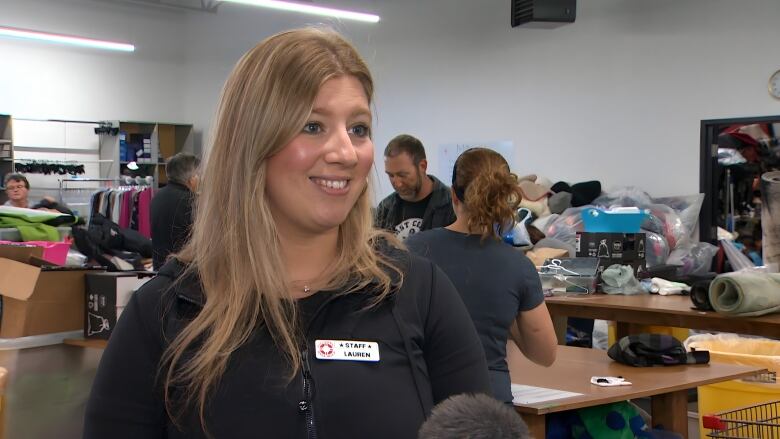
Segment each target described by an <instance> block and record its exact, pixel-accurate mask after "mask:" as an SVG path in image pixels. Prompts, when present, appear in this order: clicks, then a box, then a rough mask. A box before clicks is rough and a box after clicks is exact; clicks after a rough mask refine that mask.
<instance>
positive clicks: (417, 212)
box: [395, 193, 433, 239]
mask: <svg viewBox="0 0 780 439" xmlns="http://www.w3.org/2000/svg"><path fill="white" fill-rule="evenodd" d="M431 195H433V193H430V194H428V196H427V197H425V198H423V199H422V200H420V201H406V200H401V222H400V223H398V224H396V226H395V234H396V236H398V237H399V238H400V239H406V238H408V237H410V236H412V235H414V234H415V233H419V232H420V230H421V229H422V223H423V217H425V210H426V209H427V208H428V203H429V202H430V201H431Z"/></svg>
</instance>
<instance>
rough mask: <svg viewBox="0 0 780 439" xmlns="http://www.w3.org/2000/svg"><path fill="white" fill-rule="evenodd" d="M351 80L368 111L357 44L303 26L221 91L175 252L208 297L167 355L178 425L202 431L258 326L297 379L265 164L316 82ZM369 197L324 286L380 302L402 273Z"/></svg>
mask: <svg viewBox="0 0 780 439" xmlns="http://www.w3.org/2000/svg"><path fill="white" fill-rule="evenodd" d="M344 75H348V76H352V77H354V78H357V79H358V80H359V81H360V83H361V84H362V85H363V88H364V91H365V93H366V96H367V98H368V100H369V104H370V103H371V100H372V97H373V80H372V78H371V74H370V72H369V70H368V67H367V66H366V64H365V62H364V61H363V59H362V58H361V57H360V55H359V54H358V53H357V51H356V50H355V48H354V47H353V46H352V45H351V44H350V43H349V42H347V41H345V40H344V39H343V38H342V37H341V36H340V35H338V34H337V33H335V32H333V31H329V30H322V29H315V28H306V29H298V30H292V31H288V32H282V33H279V34H276V35H274V36H271V37H269V38H267V39H265V40H263V41H262V42H260V43H259V44H258V45H257V46H255V47H254V48H252V49H251V50H250V51H249V52H247V53H246V54H245V55H244V56H243V57H242V58H241V60H240V61H239V62H238V64H237V65H236V66H235V68H234V69H233V71H232V73H231V74H230V76H229V77H228V79H227V82H226V83H225V86H224V89H223V91H222V97H221V99H220V103H219V107H218V110H217V117H216V121H215V125H214V128H213V138H212V139H213V142H212V147H211V150H210V153H209V157H208V160H207V162H206V166H205V170H204V173H203V179H202V182H201V184H200V187H201V188H202V190H201V193H200V196H199V200H198V202H197V208H196V216H195V222H194V226H193V231H192V237H191V239H190V242H189V244H188V245H187V246H186V247H185V248H184V250H183V251H182V252H181V253H180V254H179V255H177V258H178V259H180V260H181V261H183V262H184V263H186V264H187V267H188V268H187V270H188V272H189V273H194V274H197V276H199V278H200V281H201V284H202V287H203V291H204V294H205V296H206V297H205V299H206V300H205V305H204V306H203V309H202V310H201V311H200V313H199V314H198V315H197V316H196V317H195V318H194V319H193V320H192V321H190V322H189V323H188V324H187V325H186V326H185V327H184V329H183V330H182V331H181V332H180V333H179V334H178V335H177V336H176V338H175V339H174V340H173V341H172V342H171V344H170V345H169V347H168V349H167V350H166V352H165V353H164V355H163V359H162V364H163V369H162V370H161V372H162V373H164V389H165V405H166V409H167V410H168V413H169V415H171V417H172V418H173V419H174V421H175V420H176V419H177V418H178V415H181V414H182V413H183V410H185V409H186V408H188V407H191V404H196V405H197V408H198V412H199V415H200V421H201V425H202V426H203V427H204V428H205V427H206V426H205V420H204V408H205V404H206V401H207V399H208V396H209V395H210V393H211V392H212V391H213V390H214V388H215V387H216V386H217V385H218V383H219V379H220V377H221V375H222V374H223V373H224V371H225V368H226V366H227V362H228V360H229V357H230V355H231V354H232V353H233V352H234V351H235V350H236V349H238V348H239V347H240V346H241V345H243V344H244V343H245V342H246V341H247V340H248V339H249V337H250V336H251V335H252V333H253V331H255V330H256V329H257V328H258V327H260V326H261V325H263V326H265V327H266V328H267V329H268V331H269V332H270V333H271V336H272V337H273V339H274V341H275V343H276V345H277V347H278V348H279V350H280V351H281V352H282V353H283V355H284V356H285V357H286V358H287V360H288V361H289V364H290V377H293V376H294V375H295V374H296V373H297V372H298V370H299V368H300V365H301V354H300V352H299V349H300V346H301V343H302V342H303V340H302V339H301V334H300V330H299V328H298V327H297V325H296V313H295V306H294V301H293V299H292V297H291V296H290V294H289V291H290V288H289V287H290V284H289V280H288V279H286V277H285V273H286V270H285V267H284V263H283V260H282V257H281V252H280V243H279V240H278V238H277V233H276V225H275V224H274V220H273V218H272V216H271V213H270V210H269V207H268V199H267V196H266V166H267V159H268V158H269V157H270V156H272V155H273V154H275V153H277V152H279V151H280V150H281V149H282V148H283V147H284V146H285V145H286V144H287V143H289V142H290V141H291V140H292V139H293V137H295V135H296V134H298V133H299V132H300V130H301V129H302V127H303V126H304V124H305V122H306V120H307V118H308V117H309V114H310V113H311V110H312V105H313V102H314V99H315V97H316V95H317V93H318V91H319V88H320V86H321V85H322V84H323V83H324V82H325V81H327V80H328V79H331V78H334V77H338V76H344ZM367 184H368V183H367ZM370 201H371V200H370V188H368V187H366V189H365V190H364V191H363V193H362V194H361V195H360V197H359V198H358V200H357V202H356V203H355V205H354V206H353V208H352V210H351V211H350V212H349V214H348V216H347V219H346V220H345V222H344V223H343V224H341V226H339V237H338V250H337V258H336V260H335V263H334V264H333V267H335V268H334V270H333V271H332V272H331V273H329V274H330V276H331V278H330V281H329V282H328V284H327V285H326V286H325V287H324V289H328V290H332V289H339V290H341V291H342V292H343V293H350V292H356V291H359V290H361V289H362V288H364V287H366V286H367V285H369V284H377V285H378V287H379V288H378V295H377V296H376V298H377V299H376V302H378V301H380V300H381V299H383V298H385V297H386V296H387V295H388V294H390V293H391V291H392V290H393V282H392V281H391V278H390V276H389V272H388V268H389V269H391V270H394V271H397V272H398V269H397V268H395V267H394V266H393V264H392V263H391V262H390V261H389V260H387V259H386V258H384V257H383V256H382V255H381V254H380V253H378V252H377V250H376V245H377V241H378V240H379V239H381V237H383V236H385V234H383V233H382V232H379V231H376V230H375V229H374V228H373V227H372V218H371V210H370ZM185 352H186V355H185ZM191 353H192V355H191ZM172 388H177V389H182V390H183V392H182V393H181V394H182V395H184V398H183V401H178V400H177V401H173V397H172V395H171V392H170V389H172ZM177 399H178V398H177ZM180 403H181V404H180ZM193 408H194V407H193Z"/></svg>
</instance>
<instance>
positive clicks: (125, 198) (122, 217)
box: [119, 191, 134, 229]
mask: <svg viewBox="0 0 780 439" xmlns="http://www.w3.org/2000/svg"><path fill="white" fill-rule="evenodd" d="M133 192H134V191H125V192H122V206H121V207H120V209H119V227H121V228H123V229H128V228H130V213H131V212H132V211H133Z"/></svg>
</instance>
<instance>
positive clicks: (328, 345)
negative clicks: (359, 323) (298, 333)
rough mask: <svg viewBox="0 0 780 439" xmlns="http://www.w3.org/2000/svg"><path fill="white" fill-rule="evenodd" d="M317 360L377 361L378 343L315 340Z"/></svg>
mask: <svg viewBox="0 0 780 439" xmlns="http://www.w3.org/2000/svg"><path fill="white" fill-rule="evenodd" d="M314 350H315V352H316V356H317V359H318V360H340V361H371V362H377V361H379V344H377V343H375V342H373V341H354V340H316V341H315V342H314Z"/></svg>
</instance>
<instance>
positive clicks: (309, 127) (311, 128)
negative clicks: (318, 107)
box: [303, 122, 322, 134]
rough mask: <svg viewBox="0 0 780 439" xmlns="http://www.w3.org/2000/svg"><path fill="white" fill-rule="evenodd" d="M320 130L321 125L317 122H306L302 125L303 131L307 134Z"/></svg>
mask: <svg viewBox="0 0 780 439" xmlns="http://www.w3.org/2000/svg"><path fill="white" fill-rule="evenodd" d="M320 131H322V126H321V125H320V124H319V123H317V122H307V123H306V125H304V126H303V132H304V133H307V134H318V133H319V132H320Z"/></svg>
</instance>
